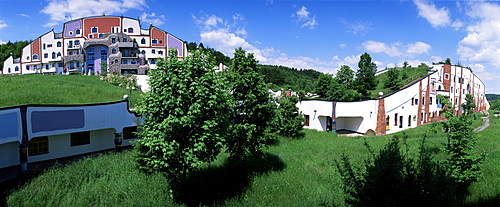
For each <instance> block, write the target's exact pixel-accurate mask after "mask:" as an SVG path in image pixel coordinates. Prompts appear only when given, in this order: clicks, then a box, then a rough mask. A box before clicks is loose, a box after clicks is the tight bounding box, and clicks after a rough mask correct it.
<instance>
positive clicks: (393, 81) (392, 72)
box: [384, 68, 402, 90]
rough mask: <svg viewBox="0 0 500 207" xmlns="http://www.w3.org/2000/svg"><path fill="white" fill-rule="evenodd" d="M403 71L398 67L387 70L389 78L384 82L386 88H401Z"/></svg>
mask: <svg viewBox="0 0 500 207" xmlns="http://www.w3.org/2000/svg"><path fill="white" fill-rule="evenodd" d="M400 74H401V72H400V71H399V70H398V69H396V68H391V69H389V71H387V79H386V81H385V82H384V87H385V88H390V89H391V90H398V89H399V88H401V86H402V85H401V75H400Z"/></svg>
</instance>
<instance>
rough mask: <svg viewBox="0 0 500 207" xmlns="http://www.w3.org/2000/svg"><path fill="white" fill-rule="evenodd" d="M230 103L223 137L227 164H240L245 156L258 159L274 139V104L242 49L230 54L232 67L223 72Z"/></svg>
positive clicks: (253, 64) (252, 59)
mask: <svg viewBox="0 0 500 207" xmlns="http://www.w3.org/2000/svg"><path fill="white" fill-rule="evenodd" d="M224 74H225V77H226V78H227V80H228V81H229V82H228V87H229V91H230V94H231V95H232V102H231V107H230V109H231V112H230V113H231V118H230V119H231V125H230V127H229V131H228V134H227V138H226V146H227V152H228V153H229V155H230V157H229V159H230V161H242V160H244V159H246V158H247V157H248V156H249V155H254V156H260V155H262V154H263V153H262V150H263V149H264V147H265V146H266V144H268V143H270V142H271V141H272V140H273V139H274V135H275V133H274V130H273V129H272V127H271V126H272V122H273V120H274V118H275V117H274V116H275V113H276V104H275V103H273V102H272V98H271V96H270V94H269V92H268V88H267V86H266V84H265V83H264V81H263V79H262V76H261V75H259V73H258V72H257V60H256V59H255V58H254V56H253V54H252V53H249V54H246V51H245V50H243V49H242V48H238V49H236V50H235V52H234V58H233V60H232V64H231V66H230V67H229V69H228V70H226V71H224Z"/></svg>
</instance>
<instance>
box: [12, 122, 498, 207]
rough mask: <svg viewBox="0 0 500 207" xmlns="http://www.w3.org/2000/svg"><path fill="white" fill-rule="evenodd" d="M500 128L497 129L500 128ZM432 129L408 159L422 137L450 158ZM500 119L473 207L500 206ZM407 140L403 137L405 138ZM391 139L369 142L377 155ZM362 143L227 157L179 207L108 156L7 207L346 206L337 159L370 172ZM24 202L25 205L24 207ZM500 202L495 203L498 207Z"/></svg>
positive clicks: (316, 139)
mask: <svg viewBox="0 0 500 207" xmlns="http://www.w3.org/2000/svg"><path fill="white" fill-rule="evenodd" d="M497 122H498V123H497ZM430 127H431V126H429V125H426V126H422V127H418V128H414V129H409V130H405V131H404V133H406V134H408V135H409V137H410V138H409V139H408V140H407V141H406V142H407V143H408V149H409V153H410V154H416V153H418V147H419V146H420V143H421V140H422V137H423V136H424V135H426V136H427V144H428V146H429V147H430V148H431V149H432V152H433V153H434V155H435V156H437V158H438V159H441V160H442V159H444V153H443V152H442V150H441V149H442V148H443V147H444V144H445V143H446V136H445V134H444V133H443V132H442V131H440V130H438V131H437V133H429V132H428V130H429V128H430ZM499 131H500V120H498V121H495V119H492V121H491V126H490V127H489V128H487V129H486V130H485V131H483V132H481V133H479V143H478V148H477V151H478V152H482V151H486V152H488V156H487V157H486V160H485V162H484V165H483V169H484V170H483V172H484V173H483V177H482V178H480V180H479V182H476V183H474V184H473V185H472V186H471V187H470V189H469V195H468V197H467V202H468V205H471V206H475V205H495V204H499V203H498V202H499V201H500V199H498V198H500V196H499V195H500V189H499V188H498V186H500V176H498V175H499V173H500V167H499V166H500V165H499V164H498V160H500V144H499V143H498V141H497V138H496V137H498V133H499ZM399 133H402V132H399ZM391 138H392V135H387V136H372V137H366V140H367V141H368V142H369V144H370V146H371V147H372V149H373V150H375V151H378V150H379V149H381V148H382V147H383V146H384V145H385V144H387V143H388V142H389V140H390V139H391ZM364 142H365V138H363V137H342V136H337V134H335V133H331V132H318V131H314V130H304V137H303V138H299V139H290V138H280V139H279V142H278V143H277V144H276V145H273V146H270V147H269V148H268V150H267V154H268V157H267V158H266V159H261V160H259V159H257V160H252V161H249V162H248V163H247V164H246V165H245V166H243V167H242V166H228V165H227V164H226V162H225V159H226V158H227V155H226V154H221V155H220V156H219V157H218V159H217V161H215V162H214V163H210V164H207V165H205V166H204V167H203V168H202V169H200V170H199V171H197V172H194V173H193V175H192V177H191V179H190V181H189V182H190V185H189V186H187V187H185V188H183V189H176V190H180V191H182V193H181V194H183V197H182V198H181V199H180V200H178V202H174V200H172V199H171V198H170V197H169V195H170V192H169V190H170V188H169V186H168V185H167V182H166V180H165V179H164V177H163V176H161V175H160V174H151V175H146V174H143V173H141V172H139V171H138V170H137V169H136V167H135V164H134V161H133V160H132V159H133V156H134V151H127V152H124V153H122V154H110V155H103V156H101V157H99V158H98V159H95V160H90V159H88V160H84V161H82V162H79V163H77V164H75V165H72V166H67V167H61V168H57V169H53V170H50V171H49V172H47V173H45V174H43V175H41V176H40V177H38V178H36V179H34V180H33V181H32V182H31V183H29V184H28V185H26V186H24V187H23V188H21V189H20V190H18V191H16V192H14V193H13V194H12V195H11V196H10V197H9V198H8V204H9V206H70V205H71V206H93V205H97V206H117V205H121V206H137V205H139V206H175V205H182V206H198V205H224V206H318V205H322V204H328V205H337V206H344V205H345V203H344V192H343V190H342V185H343V184H342V180H341V178H340V174H339V173H338V171H337V169H336V167H335V166H334V164H335V162H334V160H335V159H338V158H339V157H340V155H341V154H342V153H345V154H346V155H347V156H349V157H350V158H351V161H352V162H353V164H354V165H356V166H359V167H362V166H364V159H365V158H366V157H367V156H368V150H367V149H366V147H365V146H364ZM24 202H26V203H24ZM495 202H496V203H495Z"/></svg>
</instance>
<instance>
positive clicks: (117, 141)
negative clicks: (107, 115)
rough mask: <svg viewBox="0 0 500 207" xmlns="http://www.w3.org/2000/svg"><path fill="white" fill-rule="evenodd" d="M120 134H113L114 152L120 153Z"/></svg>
mask: <svg viewBox="0 0 500 207" xmlns="http://www.w3.org/2000/svg"><path fill="white" fill-rule="evenodd" d="M122 142H123V140H122V133H121V132H118V133H115V150H116V152H121V151H122Z"/></svg>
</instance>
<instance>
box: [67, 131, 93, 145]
mask: <svg viewBox="0 0 500 207" xmlns="http://www.w3.org/2000/svg"><path fill="white" fill-rule="evenodd" d="M70 138H71V146H72V147H74V146H79V145H86V144H90V132H89V131H85V132H76V133H71V134H70Z"/></svg>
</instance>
